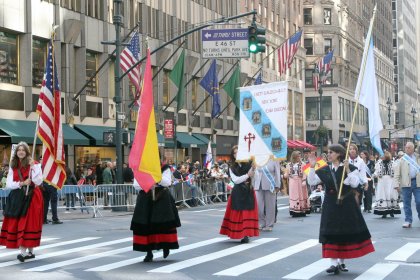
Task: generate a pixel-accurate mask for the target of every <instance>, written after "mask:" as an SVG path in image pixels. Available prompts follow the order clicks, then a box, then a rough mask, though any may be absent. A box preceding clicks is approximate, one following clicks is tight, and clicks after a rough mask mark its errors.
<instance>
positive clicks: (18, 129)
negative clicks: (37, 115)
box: [0, 119, 89, 146]
mask: <svg viewBox="0 0 420 280" xmlns="http://www.w3.org/2000/svg"><path fill="white" fill-rule="evenodd" d="M35 128H36V122H34V121H21V120H4V119H3V120H0V130H1V131H2V132H3V135H0V137H1V138H3V137H6V138H10V140H9V141H8V142H9V143H19V142H20V141H25V142H27V143H28V144H32V143H33V141H34V135H35ZM63 138H64V144H65V145H80V146H82V145H89V139H88V138H86V137H85V136H83V135H82V134H80V133H79V132H77V131H76V130H74V129H73V128H71V127H70V126H69V125H68V124H63ZM37 143H38V144H40V143H41V142H40V140H37Z"/></svg>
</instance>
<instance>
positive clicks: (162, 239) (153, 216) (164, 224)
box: [130, 165, 181, 252]
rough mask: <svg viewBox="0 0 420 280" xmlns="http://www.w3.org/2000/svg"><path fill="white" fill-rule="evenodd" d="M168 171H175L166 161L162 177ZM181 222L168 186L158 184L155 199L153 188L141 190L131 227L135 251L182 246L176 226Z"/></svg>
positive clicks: (168, 172)
mask: <svg viewBox="0 0 420 280" xmlns="http://www.w3.org/2000/svg"><path fill="white" fill-rule="evenodd" d="M168 174H169V176H171V171H170V168H169V165H165V166H163V167H162V177H164V176H168ZM169 180H170V179H169ZM162 181H163V180H162ZM180 226H181V222H180V220H179V215H178V210H177V208H176V206H175V201H174V199H173V197H172V195H171V194H170V192H169V189H168V188H167V186H161V185H156V187H155V199H154V200H153V191H152V190H150V191H149V192H148V193H146V192H144V191H140V193H139V195H138V196H137V201H136V207H135V208H134V214H133V218H132V220H131V227H130V229H131V230H132V231H133V250H134V251H141V252H147V251H151V250H159V249H178V248H179V244H178V235H177V230H176V228H177V227H180Z"/></svg>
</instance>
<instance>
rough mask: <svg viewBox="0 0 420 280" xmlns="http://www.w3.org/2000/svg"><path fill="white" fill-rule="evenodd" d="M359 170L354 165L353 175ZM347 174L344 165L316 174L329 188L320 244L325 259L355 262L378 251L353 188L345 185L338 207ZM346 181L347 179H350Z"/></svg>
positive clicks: (328, 167)
mask: <svg viewBox="0 0 420 280" xmlns="http://www.w3.org/2000/svg"><path fill="white" fill-rule="evenodd" d="M356 169H357V168H356V167H354V166H353V165H350V170H351V171H354V170H356ZM343 170H344V166H343V165H340V166H339V167H338V168H337V170H336V171H334V169H333V168H332V167H331V166H330V165H327V166H325V167H323V168H320V169H318V170H317V171H315V173H316V175H318V177H319V179H320V180H321V181H322V182H323V183H324V184H325V188H326V189H325V198H324V204H323V206H322V214H321V225H320V231H319V242H320V243H322V257H324V258H340V259H351V258H358V257H361V256H364V255H366V254H369V253H371V252H373V251H375V249H374V248H373V245H372V242H371V240H370V238H371V235H370V233H369V230H368V228H367V226H366V223H365V220H364V218H363V215H362V213H361V211H360V207H359V204H358V203H357V201H356V199H355V194H354V191H353V189H352V187H351V186H350V185H346V184H344V185H343V190H342V194H341V195H342V198H343V200H342V203H340V204H337V196H338V189H339V186H340V182H341V176H342V172H343ZM333 176H334V177H333ZM344 178H345V179H346V178H347V175H345V177H344ZM357 181H358V180H356V182H357ZM311 184H312V183H311ZM355 186H357V183H356V184H355Z"/></svg>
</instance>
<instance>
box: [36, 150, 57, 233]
mask: <svg viewBox="0 0 420 280" xmlns="http://www.w3.org/2000/svg"><path fill="white" fill-rule="evenodd" d="M39 161H40V162H42V157H40V159H39ZM42 195H43V197H44V224H45V225H46V224H50V223H52V224H55V225H59V224H62V223H63V222H62V221H60V219H59V218H58V211H57V207H58V192H57V189H56V188H55V187H54V186H52V185H50V184H48V183H47V182H45V181H44V182H43V183H42ZM50 205H51V213H52V220H48V208H49V206H50Z"/></svg>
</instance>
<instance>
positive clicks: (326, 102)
mask: <svg viewBox="0 0 420 280" xmlns="http://www.w3.org/2000/svg"><path fill="white" fill-rule="evenodd" d="M321 111H322V112H321V115H322V119H323V120H331V119H332V103H331V96H323V97H322V107H321Z"/></svg>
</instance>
